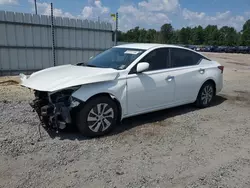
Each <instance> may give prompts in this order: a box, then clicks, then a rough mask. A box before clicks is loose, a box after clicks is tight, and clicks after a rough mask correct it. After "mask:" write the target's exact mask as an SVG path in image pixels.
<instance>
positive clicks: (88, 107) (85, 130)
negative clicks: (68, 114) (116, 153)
mask: <svg viewBox="0 0 250 188" xmlns="http://www.w3.org/2000/svg"><path fill="white" fill-rule="evenodd" d="M105 104H106V105H107V106H106V107H104V106H105ZM98 105H99V107H100V106H101V107H102V109H101V107H100V109H101V110H99V111H102V112H103V113H102V115H98V116H96V115H94V113H95V114H97V113H98ZM110 109H112V110H110ZM92 110H93V111H92ZM105 110H107V111H110V112H109V115H107V116H106V115H104V114H105V113H104V111H105ZM93 112H94V113H93ZM107 114H108V113H107ZM112 114H113V118H111V117H108V116H112ZM91 116H92V117H91ZM105 116H106V117H107V118H104V117H105ZM117 117H118V108H117V105H116V103H115V102H114V101H113V100H112V99H111V98H110V97H107V96H98V97H95V98H93V99H90V100H89V101H87V103H86V104H85V105H84V106H83V107H82V109H81V110H80V111H79V112H78V114H77V120H76V125H77V127H78V129H79V131H80V132H81V133H82V134H83V135H84V136H86V137H97V136H102V135H105V134H107V133H109V132H110V131H111V130H112V129H113V128H114V127H115V125H116V122H117ZM89 118H94V119H98V120H93V121H92V119H91V120H90V119H89ZM88 120H90V121H88ZM107 121H108V122H110V123H111V124H110V125H109V126H108V125H107V123H105V122H107ZM95 123H96V124H95ZM104 123H105V124H104ZM105 125H106V126H108V127H107V128H106V129H105V130H102V129H104V127H105ZM98 126H99V128H98ZM93 129H96V130H93Z"/></svg>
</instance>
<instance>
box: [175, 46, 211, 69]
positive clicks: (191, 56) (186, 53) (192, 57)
mask: <svg viewBox="0 0 250 188" xmlns="http://www.w3.org/2000/svg"><path fill="white" fill-rule="evenodd" d="M170 54H171V67H183V66H192V65H197V64H199V62H200V61H201V60H202V59H207V58H204V57H203V56H202V55H200V54H197V53H195V52H192V51H190V50H185V49H179V48H171V49H170Z"/></svg>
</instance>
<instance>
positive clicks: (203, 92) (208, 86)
mask: <svg viewBox="0 0 250 188" xmlns="http://www.w3.org/2000/svg"><path fill="white" fill-rule="evenodd" d="M214 95H215V86H214V83H213V82H206V83H204V84H203V86H202V87H201V89H200V91H199V94H198V97H197V99H196V105H197V106H198V107H200V108H205V107H208V106H209V105H210V104H211V102H212V100H213V98H214Z"/></svg>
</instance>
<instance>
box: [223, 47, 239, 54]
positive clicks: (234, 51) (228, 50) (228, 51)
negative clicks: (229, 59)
mask: <svg viewBox="0 0 250 188" xmlns="http://www.w3.org/2000/svg"><path fill="white" fill-rule="evenodd" d="M236 49H237V48H236V47H235V46H228V47H226V49H225V52H226V53H236Z"/></svg>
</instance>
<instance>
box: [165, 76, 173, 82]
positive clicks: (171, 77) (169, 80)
mask: <svg viewBox="0 0 250 188" xmlns="http://www.w3.org/2000/svg"><path fill="white" fill-rule="evenodd" d="M173 79H174V76H168V77H167V78H166V80H167V81H168V82H171V81H172V80H173Z"/></svg>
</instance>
